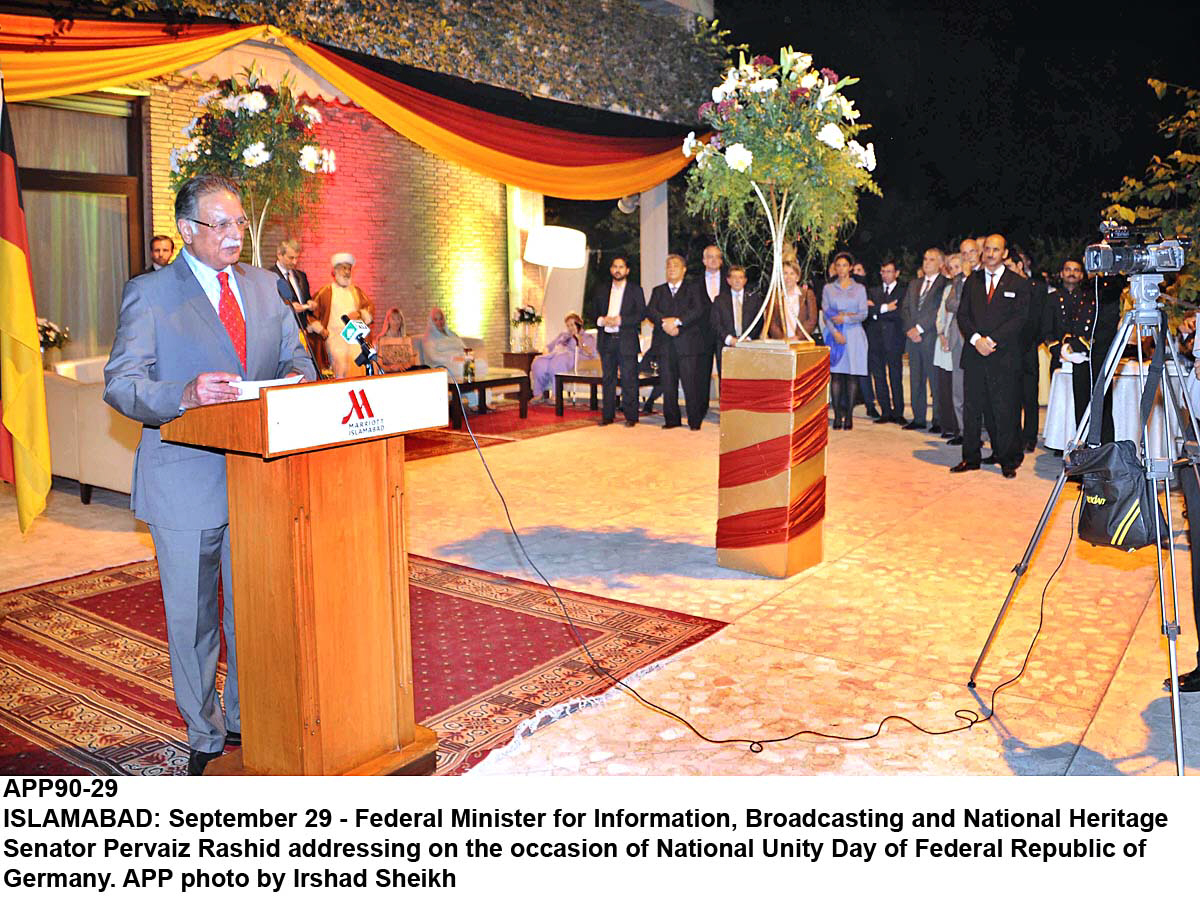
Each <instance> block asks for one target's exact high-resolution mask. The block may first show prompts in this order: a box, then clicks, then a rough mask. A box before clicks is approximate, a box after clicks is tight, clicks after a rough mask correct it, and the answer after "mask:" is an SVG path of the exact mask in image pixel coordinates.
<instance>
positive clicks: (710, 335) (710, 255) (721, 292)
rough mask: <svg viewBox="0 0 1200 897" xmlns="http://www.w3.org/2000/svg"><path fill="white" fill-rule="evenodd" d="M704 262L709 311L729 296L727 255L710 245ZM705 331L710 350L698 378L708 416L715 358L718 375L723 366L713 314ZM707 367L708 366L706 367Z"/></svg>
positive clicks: (705, 326)
mask: <svg viewBox="0 0 1200 897" xmlns="http://www.w3.org/2000/svg"><path fill="white" fill-rule="evenodd" d="M700 257H701V259H702V260H703V261H704V284H703V290H702V292H703V295H704V298H706V299H707V300H708V302H709V310H711V308H712V305H713V303H715V302H716V301H717V299H718V298H720V297H721V296H728V295H729V284H728V283H727V275H726V268H725V254H724V253H723V252H721V247H720V246H717V245H716V244H715V243H710V244H709V245H708V246H705V247H704V252H703V254H702V255H701V256H700ZM704 329H705V331H706V339H707V340H708V350H707V353H706V354H705V357H704V358H701V359H700V367H701V368H702V369H703V370H702V371H701V372H699V373H698V374H697V376H698V377H700V376H702V377H703V378H704V386H705V389H704V395H703V396H702V397H701V398H702V403H701V404H702V405H703V407H704V413H705V414H708V397H709V394H710V392H711V391H712V390H711V385H712V384H711V381H712V368H713V358H714V356H715V357H716V359H717V374H718V376H720V365H721V361H720V358H721V348H722V347H721V345H720V340H719V339H718V338H717V334H716V332H715V331H714V330H713V328H712V315H711V313H709V314H705V316H704ZM706 365H707V366H706Z"/></svg>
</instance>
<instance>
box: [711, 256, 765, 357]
mask: <svg viewBox="0 0 1200 897" xmlns="http://www.w3.org/2000/svg"><path fill="white" fill-rule="evenodd" d="M725 279H726V281H727V282H728V285H729V292H728V293H721V294H720V295H718V296H717V298H716V300H715V301H714V302H713V304H712V322H711V323H712V329H713V332H714V333H715V334H716V335H717V376H718V377H719V376H720V375H721V350H722V349H724V348H725V347H726V346H736V345H737V341H738V340H739V339H758V337H759V334H761V333H762V327H763V322H762V321H761V320H760V321H758V323H756V324H755V325H754V327H753V328H751V327H750V322H751V321H753V320H754V318H755V317H756V316H757V315H758V310H759V309H760V308H761V307H762V296H760V295H759V294H758V293H756V292H755V291H754V290H748V289H746V269H745V268H743V267H742V266H741V265H733V266H731V267H730V269H729V276H728V277H726V278H725Z"/></svg>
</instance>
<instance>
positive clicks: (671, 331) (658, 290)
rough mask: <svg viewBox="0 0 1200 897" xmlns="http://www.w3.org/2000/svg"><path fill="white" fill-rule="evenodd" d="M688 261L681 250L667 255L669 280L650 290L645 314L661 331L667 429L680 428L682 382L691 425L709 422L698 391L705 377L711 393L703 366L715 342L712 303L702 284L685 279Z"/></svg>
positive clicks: (661, 372)
mask: <svg viewBox="0 0 1200 897" xmlns="http://www.w3.org/2000/svg"><path fill="white" fill-rule="evenodd" d="M686 271H687V262H686V261H685V260H684V258H683V256H681V255H674V254H672V255H668V256H667V282H666V283H660V284H659V285H658V286H656V287H655V288H654V289H653V290H652V291H651V293H650V301H649V302H647V303H646V316H647V317H648V318H650V320H652V321H653V322H654V325H655V328H656V329H657V330H659V331H660V332H661V337H660V343H659V349H658V370H659V376H660V378H661V380H662V389H663V417H664V418H666V422H665V423H664V424H663V429H664V430H670V429H673V428H675V427H678V426H679V425H680V423H681V420H680V415H679V386H680V384H682V385H683V399H684V404H685V405H686V407H687V418H688V426H689V427H691V428H692V429H693V430H699V429H700V425H701V423H702V422H703V421H704V401H703V400H702V399H701V397H700V395H699V393H700V390H701V386H700V384H701V382H703V387H704V392H705V395H706V396H707V392H708V374H706V373H704V372H703V371H702V369H701V368H702V363H703V360H704V357H705V355H704V353H705V352H706V351H707V349H708V347H709V346H710V345H711V343H709V342H707V340H708V338H709V329H708V324H707V323H706V321H707V319H708V318H709V317H710V313H711V307H710V305H709V303H708V298H707V297H706V296H705V294H704V288H703V286H702V285H700V284H692V283H685V282H684V279H683V275H684V273H685V272H686Z"/></svg>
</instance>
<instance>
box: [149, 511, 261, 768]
mask: <svg viewBox="0 0 1200 897" xmlns="http://www.w3.org/2000/svg"><path fill="white" fill-rule="evenodd" d="M150 535H151V537H152V538H153V539H154V553H155V554H156V555H157V556H158V575H159V580H160V581H161V582H162V591H163V608H164V609H165V611H166V617H167V649H168V652H169V653H170V657H171V680H172V682H173V683H174V686H175V703H176V705H177V706H178V707H179V713H180V715H181V716H182V717H183V721H184V723H185V724H186V725H187V735H188V746H189V747H191V748H192V750H195V751H206V752H210V753H211V752H213V751H219V750H221V748H222V747H223V746H224V744H225V732H226V731H227V730H233V731H235V732H240V731H241V729H242V722H241V720H242V717H241V707H240V706H239V704H238V681H237V645H236V642H235V640H234V633H233V565H232V563H231V562H230V556H229V527H228V526H221V527H217V528H216V529H205V530H174V529H166V528H164V527H161V526H151V527H150ZM218 581H219V582H220V583H221V587H222V590H223V593H224V602H223V604H224V608H223V613H224V620H223V621H221V622H219V620H218V615H217V583H218ZM222 622H223V628H224V631H225V662H226V667H227V670H228V672H227V675H226V677H225V690H224V692H223V693H222V698H223V700H224V704H225V709H224V713H222V710H221V705H220V704H219V703H218V702H217V658H218V656H219V655H220V652H221V638H220V634H219V633H218V631H217V630H218V626H220V625H222Z"/></svg>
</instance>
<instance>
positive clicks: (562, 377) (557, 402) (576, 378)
mask: <svg viewBox="0 0 1200 897" xmlns="http://www.w3.org/2000/svg"><path fill="white" fill-rule="evenodd" d="M603 382H604V378H603V377H602V376H601V375H600V374H572V373H566V374H555V375H554V413H555V414H557V415H558V416H559V417H562V416H563V413H564V411H563V386H565V385H566V384H568V383H586V384H587V385H588V386H589V387H590V388H591V401H590V402H589V403H588V407H589V408H591V410H592V411H599V410H600V398H599V390H600V384H601V383H603ZM620 385H621V384H620V383H618V384H617V386H618V387H620ZM643 386H658V374H639V375H638V389H641V388H642V387H643Z"/></svg>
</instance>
